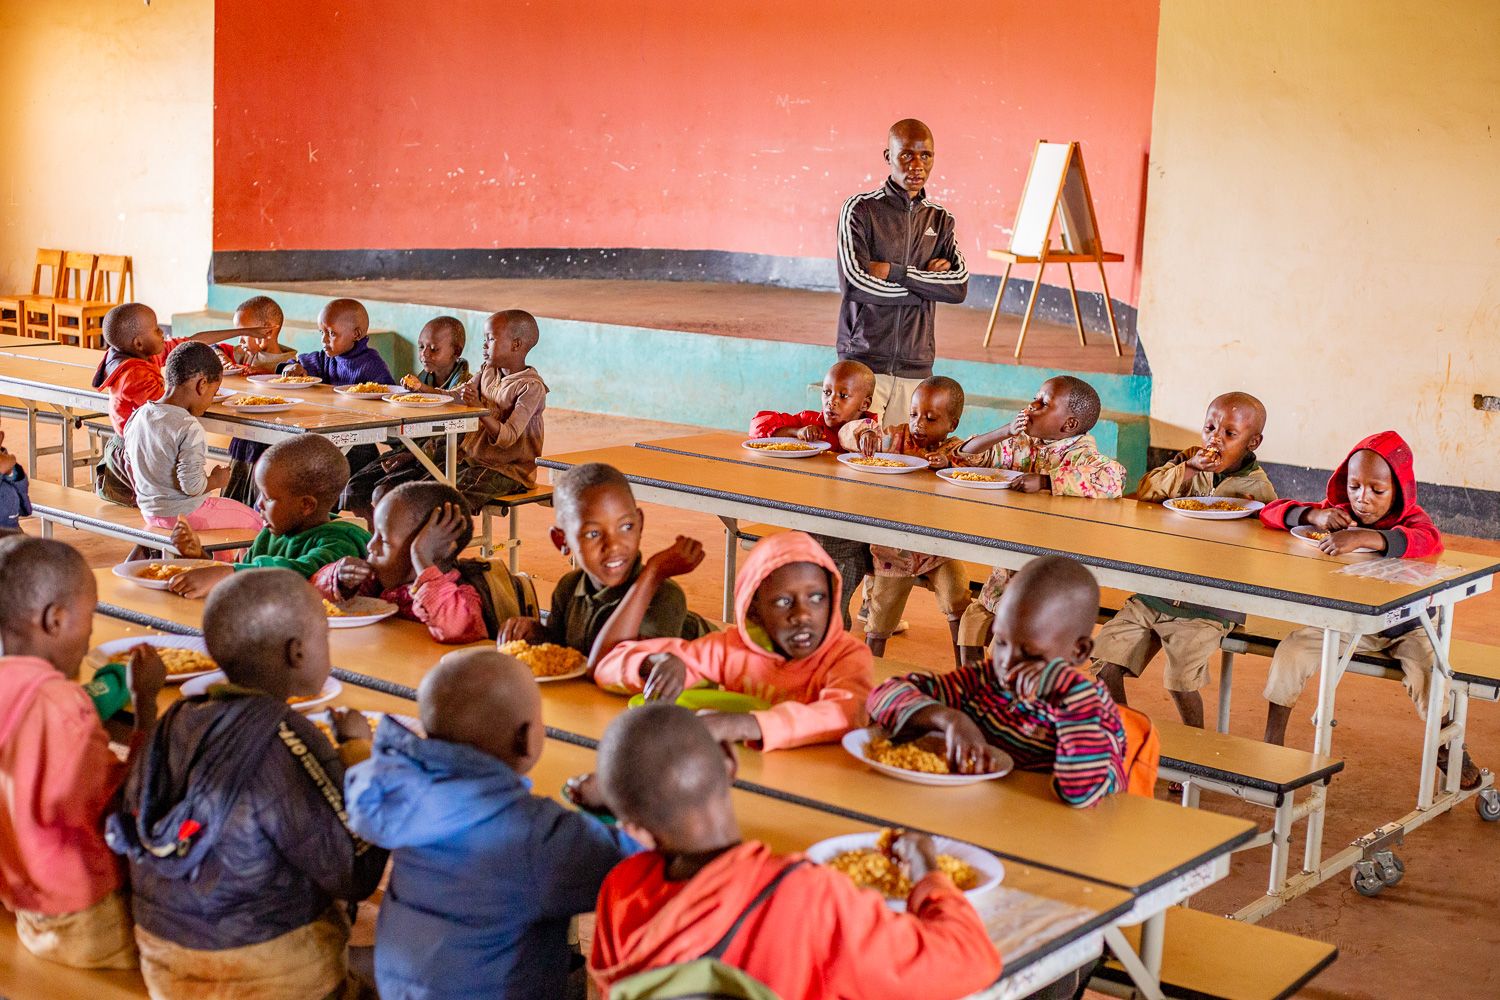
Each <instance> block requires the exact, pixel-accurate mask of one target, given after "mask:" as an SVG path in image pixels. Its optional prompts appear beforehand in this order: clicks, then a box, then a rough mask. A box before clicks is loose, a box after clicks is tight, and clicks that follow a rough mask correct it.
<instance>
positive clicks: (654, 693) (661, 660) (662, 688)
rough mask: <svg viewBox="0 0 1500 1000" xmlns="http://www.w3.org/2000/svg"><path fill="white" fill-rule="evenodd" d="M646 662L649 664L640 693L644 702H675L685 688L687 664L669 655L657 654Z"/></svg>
mask: <svg viewBox="0 0 1500 1000" xmlns="http://www.w3.org/2000/svg"><path fill="white" fill-rule="evenodd" d="M646 662H647V663H649V664H651V673H650V674H648V675H647V677H646V686H645V688H644V689H643V691H642V693H643V694H644V695H645V697H646V700H647V701H665V702H667V703H669V704H670V703H671V702H675V701H676V700H677V699H678V697H679V696H681V694H682V692H683V690H684V689H685V688H686V687H687V664H686V663H683V662H682V660H680V659H678V658H677V657H675V656H673V655H672V654H671V653H657V654H655V655H654V656H651V657H648V658H647V660H646Z"/></svg>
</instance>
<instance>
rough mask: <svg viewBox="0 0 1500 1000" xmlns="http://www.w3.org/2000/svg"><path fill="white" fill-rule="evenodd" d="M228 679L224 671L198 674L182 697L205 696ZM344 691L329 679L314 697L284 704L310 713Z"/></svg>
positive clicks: (183, 688) (297, 697)
mask: <svg viewBox="0 0 1500 1000" xmlns="http://www.w3.org/2000/svg"><path fill="white" fill-rule="evenodd" d="M228 683H229V678H228V677H226V676H225V675H224V671H222V670H215V671H214V672H213V673H211V674H200V675H199V676H197V677H195V678H193V679H192V680H190V681H188V682H187V683H186V684H184V685H183V686H182V696H183V697H184V698H193V697H196V696H197V695H200V694H207V693H208V689H209V688H211V687H213V686H214V685H215V684H228ZM343 690H344V685H343V684H341V683H340V682H339V681H337V680H335V679H334V678H332V677H330V678H328V679H327V680H325V681H324V682H323V690H321V691H319V692H318V693H317V694H314V695H292V696H291V697H290V698H288V699H287V700H286V703H287V704H288V705H290V706H292V707H293V708H295V709H296V710H297V711H299V712H302V713H304V714H305V713H307V712H311V711H312V710H313V709H316V708H322V707H323V706H324V705H326V704H328V703H329V702H330V701H332V700H333V699H335V698H337V697H338V696H339V695H340V694H341V693H342V692H343Z"/></svg>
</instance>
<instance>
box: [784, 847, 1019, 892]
mask: <svg viewBox="0 0 1500 1000" xmlns="http://www.w3.org/2000/svg"><path fill="white" fill-rule="evenodd" d="M879 840H880V834H879V833H846V834H844V835H843V836H841V837H829V838H828V839H827V840H820V841H818V842H817V843H816V844H814V845H812V846H811V847H809V848H808V849H807V850H806V851H804V852H803V853H804V854H805V855H807V859H808V860H809V861H814V862H816V863H818V864H820V865H823V864H827V863H828V862H830V861H832V860H833V859H834V858H836V857H838V856H839V855H840V854H844V853H846V852H848V851H863V850H873V849H874V847H875V845H876V844H877V843H878V842H879ZM932 846H933V847H934V848H936V849H937V852H938V853H939V854H948V855H951V856H953V857H955V858H957V859H958V860H960V861H962V862H963V863H964V864H966V865H969V866H970V867H972V868H973V869H974V870H975V871H976V872H978V873H979V877H980V879H981V880H982V881H981V882H980V883H979V884H978V885H976V886H975V887H974V888H972V889H969V890H966V891H965V892H964V895H965V896H967V897H969V901H970V902H971V903H972V902H975V901H976V900H978V899H980V898H981V897H983V896H985V895H988V894H989V893H991V892H993V891H994V890H995V889H997V888H998V887H999V885H1000V883H1001V882H1003V881H1004V880H1005V865H1003V864H1001V863H1000V859H999V858H997V857H995V856H994V855H993V854H991V853H990V852H989V851H986V850H983V849H982V848H978V847H975V846H974V845H973V844H966V843H964V842H963V841H962V840H950V839H949V838H947V837H933V838H932ZM871 891H872V892H873V891H874V890H873V889H872V890H871ZM885 905H886V906H888V907H890V908H891V909H893V910H905V909H906V900H904V899H887V900H886V901H885Z"/></svg>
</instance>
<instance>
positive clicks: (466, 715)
mask: <svg viewBox="0 0 1500 1000" xmlns="http://www.w3.org/2000/svg"><path fill="white" fill-rule="evenodd" d="M417 701H418V704H419V705H420V707H421V715H422V728H423V729H425V730H426V731H427V738H426V739H422V738H420V737H418V736H415V735H413V734H412V733H411V732H410V731H409V730H408V729H406V728H405V727H404V726H402V725H400V724H399V723H392V722H389V721H387V722H384V723H382V724H381V726H380V728H379V731H378V733H377V735H376V738H375V754H374V756H373V757H372V758H371V759H370V760H369V761H366V762H365V763H363V764H359V765H357V766H356V767H354V768H352V769H350V771H349V774H348V776H347V778H346V779H345V785H346V788H347V794H348V800H349V825H350V827H352V828H353V829H354V831H355V832H356V833H358V834H360V835H361V836H363V837H365V838H366V839H367V840H369V841H370V842H371V843H375V844H379V845H380V846H382V847H388V848H391V849H392V851H393V854H392V860H393V864H392V870H391V881H390V888H389V889H388V890H387V892H386V895H385V899H384V901H383V902H382V903H381V906H380V918H379V923H378V926H377V929H376V932H375V979H376V983H377V985H378V986H379V988H380V992H381V994H382V995H383V996H387V997H410V996H422V997H426V998H430V1000H438V998H445V997H451V998H454V1000H457V998H460V997H478V996H496V997H523V996H525V997H532V996H534V997H563V996H566V995H567V990H566V984H567V980H568V965H569V957H570V953H569V949H568V921H569V919H570V918H571V917H573V916H574V915H576V914H579V913H588V912H590V911H591V910H592V909H593V908H594V899H595V897H596V896H597V895H598V893H599V886H600V884H601V883H602V882H603V881H604V876H605V875H606V874H608V873H609V870H610V869H611V868H613V867H614V866H615V865H616V864H618V863H619V862H620V861H621V860H623V859H624V858H625V857H626V856H627V855H629V854H631V853H633V852H634V851H636V850H639V846H638V845H636V844H635V843H634V842H633V841H632V840H631V839H630V838H629V837H627V836H625V835H624V834H623V833H622V832H620V831H618V830H616V829H614V828H611V827H608V826H605V825H604V824H602V823H600V822H599V821H598V820H595V819H592V818H590V817H588V816H586V815H584V814H582V813H577V812H573V811H571V810H569V809H565V808H564V807H563V806H561V805H559V804H558V803H557V802H555V801H553V800H552V799H549V798H545V797H542V796H539V795H533V794H532V792H531V782H530V781H529V780H528V779H527V778H526V774H527V772H529V771H530V770H531V769H532V767H533V766H535V764H536V762H537V759H538V758H539V757H540V756H541V754H542V748H543V744H544V741H545V729H544V727H543V725H542V699H541V695H540V693H539V692H538V690H537V684H536V681H535V680H534V679H533V677H532V675H531V670H530V669H529V668H527V667H525V666H524V665H522V664H521V662H520V661H519V660H516V659H514V658H513V657H509V656H506V655H504V654H503V653H497V652H496V651H494V650H493V649H472V650H464V651H463V652H457V653H449V654H448V655H447V656H445V657H443V658H442V659H441V660H439V661H438V664H437V666H436V667H434V668H433V669H432V670H431V671H430V672H429V673H428V674H427V675H426V676H424V677H423V678H422V685H421V687H420V688H419V690H418V693H417Z"/></svg>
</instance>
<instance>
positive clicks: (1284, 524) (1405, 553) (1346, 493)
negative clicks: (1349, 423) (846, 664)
mask: <svg viewBox="0 0 1500 1000" xmlns="http://www.w3.org/2000/svg"><path fill="white" fill-rule="evenodd" d="M1260 520H1261V523H1262V524H1264V525H1265V526H1266V527H1268V528H1275V529H1277V530H1281V531H1287V530H1290V529H1292V528H1295V527H1298V526H1299V525H1307V526H1308V527H1310V528H1313V529H1315V530H1317V531H1322V532H1327V537H1326V538H1324V539H1322V541H1321V542H1320V543H1319V548H1321V549H1322V550H1323V551H1324V552H1326V553H1327V554H1329V555H1342V554H1344V553H1346V552H1355V551H1358V550H1360V549H1369V550H1372V551H1375V552H1379V553H1382V554H1383V555H1385V556H1387V557H1389V558H1404V559H1422V558H1424V557H1426V556H1434V555H1437V554H1438V553H1440V552H1442V551H1443V536H1442V535H1441V534H1439V533H1438V529H1437V526H1436V525H1434V524H1433V523H1432V519H1431V518H1429V517H1428V516H1427V512H1426V511H1424V510H1423V509H1422V508H1421V507H1420V506H1418V505H1417V474H1416V470H1415V468H1414V467H1413V463H1412V453H1411V446H1410V445H1408V444H1407V443H1406V441H1405V440H1403V439H1402V437H1401V435H1400V434H1397V433H1396V432H1395V431H1381V432H1380V433H1379V434H1372V435H1370V436H1369V437H1367V438H1365V439H1364V440H1363V441H1361V442H1360V443H1359V444H1357V445H1355V446H1354V450H1353V451H1351V452H1350V453H1349V455H1348V457H1347V458H1345V459H1344V461H1343V464H1342V465H1340V466H1339V467H1338V468H1337V469H1335V470H1334V472H1333V475H1332V476H1330V477H1329V479H1328V495H1327V496H1326V497H1325V498H1324V499H1323V500H1321V501H1319V502H1317V503H1305V502H1303V501H1300V500H1278V501H1276V502H1275V503H1273V504H1269V505H1267V506H1266V507H1264V508H1262V509H1261V512H1260ZM1322 650H1323V630H1322V629H1317V628H1299V629H1297V630H1296V631H1295V632H1292V633H1291V634H1290V635H1288V636H1287V637H1286V638H1285V639H1283V640H1282V641H1281V644H1280V645H1278V646H1277V647H1276V654H1275V655H1274V656H1273V657H1272V658H1271V673H1270V676H1269V677H1268V678H1267V679H1266V689H1265V698H1266V701H1268V702H1269V703H1270V705H1269V707H1268V710H1267V713H1266V742H1267V743H1275V744H1277V745H1284V744H1285V743H1286V724H1287V720H1288V719H1289V718H1291V714H1292V706H1294V705H1295V704H1296V703H1297V696H1298V695H1299V694H1301V693H1302V688H1303V687H1304V686H1305V685H1306V684H1307V681H1308V679H1309V678H1311V677H1313V676H1314V675H1316V674H1317V673H1318V670H1319V668H1320V666H1321V664H1322ZM1355 650H1356V652H1361V653H1367V652H1384V653H1387V654H1388V655H1390V656H1392V657H1394V658H1395V659H1396V660H1397V662H1399V663H1400V664H1401V672H1402V674H1403V675H1404V676H1403V680H1404V683H1405V685H1406V693H1407V694H1408V695H1410V696H1411V700H1412V702H1413V703H1414V704H1415V705H1416V706H1417V715H1418V716H1420V717H1422V718H1424V719H1425V718H1426V717H1427V684H1428V679H1429V676H1430V675H1431V673H1432V666H1433V663H1434V661H1435V660H1436V654H1435V653H1434V651H1433V648H1432V642H1431V640H1429V639H1428V638H1427V630H1426V629H1424V628H1423V627H1422V623H1421V621H1420V619H1417V618H1413V619H1412V620H1410V621H1408V622H1403V623H1402V624H1400V625H1397V626H1394V627H1393V628H1389V629H1386V630H1385V631H1383V632H1378V633H1376V634H1375V635H1366V636H1363V637H1361V638H1360V640H1359V643H1358V645H1357V646H1356V647H1355ZM1444 724H1445V725H1446V724H1447V720H1446V719H1445V720H1444ZM1447 768H1448V750H1447V747H1446V746H1444V747H1443V748H1442V750H1441V751H1440V753H1439V757H1438V770H1440V771H1446V770H1447ZM1479 780H1480V774H1479V768H1478V767H1477V766H1475V764H1474V762H1473V761H1472V760H1471V759H1470V758H1469V753H1468V750H1467V749H1466V750H1465V751H1464V759H1463V787H1464V788H1465V789H1470V788H1476V787H1478V784H1479Z"/></svg>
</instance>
